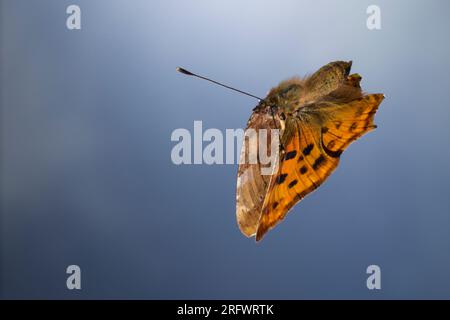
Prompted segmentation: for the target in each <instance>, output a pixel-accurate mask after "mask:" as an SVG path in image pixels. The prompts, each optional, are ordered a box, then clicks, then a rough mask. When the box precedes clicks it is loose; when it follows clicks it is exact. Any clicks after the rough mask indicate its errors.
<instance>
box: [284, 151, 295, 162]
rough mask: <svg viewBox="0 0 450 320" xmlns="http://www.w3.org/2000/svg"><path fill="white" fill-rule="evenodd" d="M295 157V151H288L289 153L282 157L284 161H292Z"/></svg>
mask: <svg viewBox="0 0 450 320" xmlns="http://www.w3.org/2000/svg"><path fill="white" fill-rule="evenodd" d="M296 155H297V151H295V150H293V151H289V152H288V153H286V155H285V156H284V160H290V159H294V158H295V156H296Z"/></svg>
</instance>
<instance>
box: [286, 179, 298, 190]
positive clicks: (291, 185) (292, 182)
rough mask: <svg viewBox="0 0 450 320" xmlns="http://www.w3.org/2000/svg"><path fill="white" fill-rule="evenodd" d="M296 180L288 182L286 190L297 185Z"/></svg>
mask: <svg viewBox="0 0 450 320" xmlns="http://www.w3.org/2000/svg"><path fill="white" fill-rule="evenodd" d="M297 182H298V181H297V180H292V181H291V182H289V184H288V188H289V189H290V188H292V187H293V186H295V185H296V184H297Z"/></svg>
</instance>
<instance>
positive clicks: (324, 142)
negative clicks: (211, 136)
mask: <svg viewBox="0 0 450 320" xmlns="http://www.w3.org/2000/svg"><path fill="white" fill-rule="evenodd" d="M351 66H352V62H351V61H349V62H345V61H335V62H331V63H328V64H327V65H325V66H323V67H322V68H320V69H319V70H318V71H316V72H315V73H313V74H312V75H311V76H308V77H306V78H303V79H301V78H298V77H296V78H292V79H289V80H286V81H283V82H281V83H280V84H279V85H278V86H277V87H275V88H273V89H271V90H270V91H269V93H268V95H267V97H266V98H264V99H261V100H260V102H259V104H258V105H257V106H256V107H255V108H254V109H253V113H252V115H251V116H250V119H249V120H248V122H247V130H248V129H253V130H256V131H260V130H261V129H266V130H268V129H278V130H279V135H280V148H279V150H278V151H277V152H278V154H277V158H278V165H277V166H276V167H275V169H274V172H273V173H272V174H270V175H265V174H262V172H261V171H262V169H263V164H261V163H260V162H256V163H246V162H245V161H243V159H246V158H248V156H249V152H250V151H249V150H250V148H249V146H248V144H246V143H245V141H244V144H243V146H242V149H241V155H240V159H241V160H240V164H239V167H238V176H237V190H236V217H237V222H238V225H239V228H240V230H241V232H242V233H243V234H244V235H246V236H248V237H252V236H254V237H255V238H256V241H260V240H261V239H262V238H263V237H264V235H265V234H266V233H267V232H268V231H269V230H270V229H272V228H274V227H275V226H276V225H277V224H278V223H280V222H281V221H282V220H283V219H284V218H285V217H286V215H287V213H288V212H289V211H290V210H291V209H292V207H294V206H295V205H296V204H297V203H298V202H300V201H301V200H302V199H303V198H304V197H305V196H307V195H308V194H310V193H311V192H312V191H314V190H315V189H317V188H318V187H319V186H320V185H321V184H322V183H323V182H324V181H325V180H326V179H327V178H328V177H329V176H330V174H331V173H332V172H333V171H334V170H335V169H336V167H337V166H338V164H339V160H340V156H341V155H342V153H343V151H344V150H345V149H346V148H347V147H348V146H349V145H350V144H351V143H352V142H353V141H355V140H356V139H358V138H359V137H361V136H363V135H364V134H365V133H367V132H369V131H372V130H373V129H375V128H376V125H375V124H374V122H373V119H374V115H375V113H376V111H377V109H378V106H379V105H380V103H381V102H382V101H383V99H384V95H383V94H381V93H378V94H365V93H363V92H362V90H361V86H360V81H361V76H360V75H359V74H350V69H351ZM268 143H270V142H268Z"/></svg>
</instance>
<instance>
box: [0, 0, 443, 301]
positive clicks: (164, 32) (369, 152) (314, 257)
mask: <svg viewBox="0 0 450 320" xmlns="http://www.w3.org/2000/svg"><path fill="white" fill-rule="evenodd" d="M70 4H78V5H79V6H80V7H81V12H82V29H81V30H79V31H69V30H67V28H66V18H67V14H66V12H65V11H66V7H67V6H68V5H70ZM370 4H377V5H379V6H380V8H381V15H382V16H381V18H382V29H381V30H378V31H369V30H368V29H367V28H366V18H367V14H366V8H367V6H368V5H370ZM449 12H450V2H448V1H445V0H442V1H437V0H435V1H406V0H405V1H381V0H376V1H372V0H371V1H360V0H354V1H332V0H328V1H324V0H314V1H313V0H310V1H275V0H274V1H257V0H254V1H238V0H236V1H125V0H122V1H115V0H114V1H113V0H109V1H84V0H73V1H50V0H48V1H47V0H45V1H44V0H41V1H17V0H14V1H13V0H11V1H8V0H5V1H4V0H2V1H1V40H0V44H1V46H0V50H1V55H0V57H1V61H0V68H1V69H0V73H1V171H0V179H1V233H0V245H1V247H0V250H1V251H0V252H1V261H0V273H1V278H0V290H1V294H0V295H1V297H2V298H69V299H70V298H151V299H158V298H286V299H298V298H363V299H378V298H450V277H449V274H448V272H449V270H450V196H449V192H448V190H449V188H448V183H449V181H450V167H449V156H450V151H449V147H448V141H449V136H450V126H449V120H450V106H449V103H450V95H449V88H450V86H449V85H450V77H449V72H450V66H449V60H448V57H449V56H450V45H449V41H448V32H449V27H450V20H449V19H448V14H449ZM333 60H353V62H354V63H353V71H354V72H358V73H360V74H361V75H362V76H363V87H364V89H365V90H366V91H368V92H383V93H385V94H386V99H385V101H384V102H383V103H382V105H381V107H380V110H379V112H378V114H377V116H376V123H377V124H378V126H379V127H378V129H377V130H375V131H374V132H372V133H370V134H368V135H366V136H364V138H362V139H361V140H359V141H357V142H356V143H354V144H353V145H351V147H350V148H349V149H348V150H347V151H346V152H345V154H344V155H343V156H342V161H341V165H340V166H339V168H338V170H337V171H336V172H335V173H334V174H333V175H332V176H331V177H330V178H329V180H328V181H327V182H326V183H325V184H324V185H323V186H322V187H321V188H320V189H318V190H317V191H316V192H314V193H313V194H311V195H310V196H308V197H307V198H306V199H305V200H304V201H303V202H301V203H300V204H299V205H297V206H296V207H295V208H294V209H293V211H292V212H291V214H290V215H289V216H288V217H287V219H286V220H285V221H284V222H283V223H282V224H280V225H279V226H278V227H277V228H276V229H274V230H273V231H271V232H270V233H269V234H268V235H267V237H266V238H265V239H264V240H263V241H262V242H261V243H258V244H256V243H255V242H254V241H253V240H252V239H247V238H245V237H243V236H242V235H241V234H240V232H239V230H238V228H237V226H236V222H235V183H236V171H237V167H236V166H235V165H213V166H207V165H196V166H194V165H192V166H188V165H182V166H175V165H174V164H172V162H171V159H170V152H171V149H172V147H173V146H174V144H175V143H173V142H171V141H170V135H171V133H172V131H173V130H174V129H176V128H187V129H190V130H192V127H193V121H194V120H202V121H203V126H204V127H205V128H219V129H225V128H241V127H243V126H245V124H246V121H247V119H248V117H249V115H250V113H251V109H252V108H253V107H254V105H255V101H254V100H252V99H251V98H248V97H246V96H241V95H238V94H234V93H232V92H230V91H227V90H225V89H222V88H220V87H215V86H212V85H210V84H208V83H206V82H201V81H198V80H197V79H192V78H188V77H186V76H183V75H181V74H179V73H176V72H175V67H176V66H178V65H181V66H184V67H187V68H191V69H192V70H194V71H197V72H199V73H202V74H205V75H209V76H212V77H214V78H216V79H218V80H221V81H224V82H226V83H229V84H233V85H234V86H237V87H239V88H241V89H244V90H248V91H250V92H252V93H254V94H256V95H264V94H265V93H266V92H267V90H269V89H270V88H271V86H274V85H276V84H277V83H278V82H279V81H280V80H282V79H284V78H287V77H290V76H293V75H304V74H306V73H310V72H313V71H315V70H316V69H317V68H319V67H320V66H322V65H323V64H326V63H328V62H330V61H333ZM70 264H77V265H79V266H80V267H81V270H82V290H81V291H76V290H74V291H69V290H67V289H66V277H67V274H66V273H65V270H66V267H67V266H68V265H70ZM371 264H377V265H379V266H380V267H381V271H382V290H380V291H369V290H368V289H367V288H366V278H367V274H366V268H367V266H368V265H371Z"/></svg>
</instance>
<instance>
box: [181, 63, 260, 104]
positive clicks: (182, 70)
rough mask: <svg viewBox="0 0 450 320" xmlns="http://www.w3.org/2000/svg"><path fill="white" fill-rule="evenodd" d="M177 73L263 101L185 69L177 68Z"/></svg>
mask: <svg viewBox="0 0 450 320" xmlns="http://www.w3.org/2000/svg"><path fill="white" fill-rule="evenodd" d="M177 71H178V72H181V73H183V74H185V75H188V76H193V77H197V78H200V79H203V80H206V81H209V82H212V83H215V84H217V85H219V86H222V87H225V88H227V89H230V90H233V91H236V92H239V93H242V94H245V95H246V96H249V97H252V98H255V99H258V100H259V101H264V99H262V98H260V97H257V96H255V95H253V94H250V93H248V92H245V91H242V90H239V89H236V88H233V87H230V86H227V85H226V84H223V83H220V82H217V81H215V80H212V79H209V78H206V77H203V76H200V75H198V74H195V73H193V72H190V71H188V70H186V69H183V68H180V67H178V68H177Z"/></svg>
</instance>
